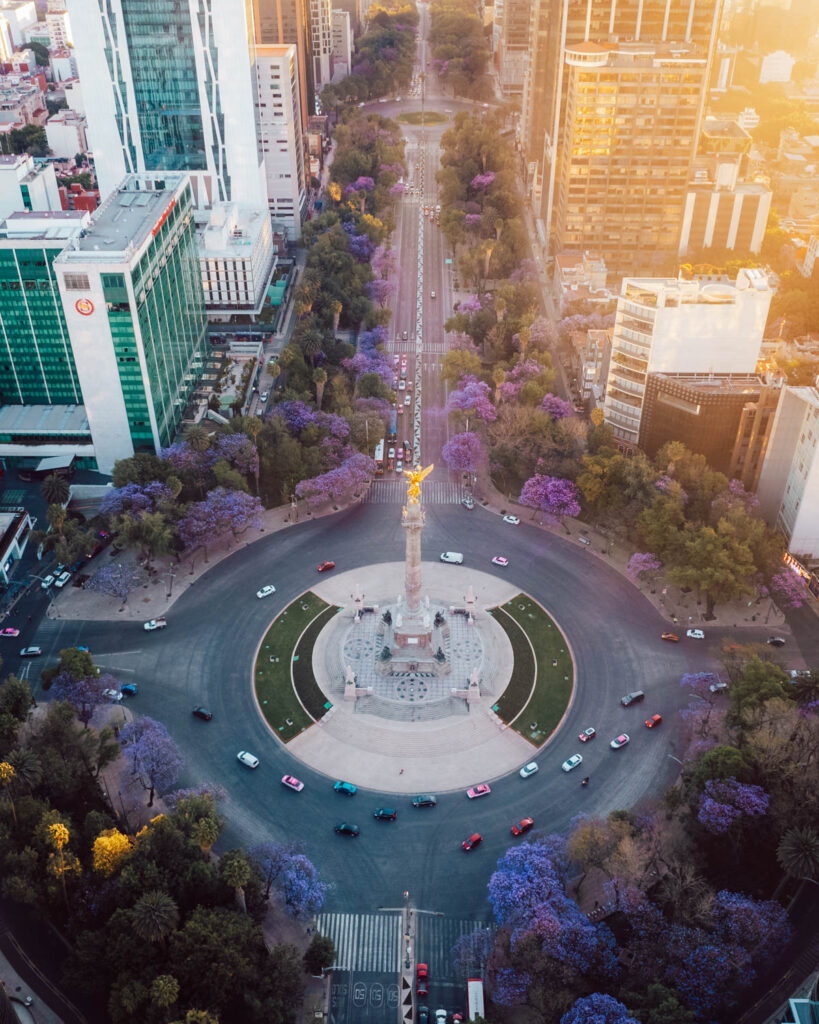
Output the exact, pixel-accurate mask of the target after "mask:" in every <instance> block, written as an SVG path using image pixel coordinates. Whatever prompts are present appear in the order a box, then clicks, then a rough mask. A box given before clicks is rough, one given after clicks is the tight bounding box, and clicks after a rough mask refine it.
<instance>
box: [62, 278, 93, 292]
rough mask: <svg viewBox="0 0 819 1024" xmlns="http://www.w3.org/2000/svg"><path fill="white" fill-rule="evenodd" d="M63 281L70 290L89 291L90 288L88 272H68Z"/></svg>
mask: <svg viewBox="0 0 819 1024" xmlns="http://www.w3.org/2000/svg"><path fill="white" fill-rule="evenodd" d="M63 281H64V282H65V287H66V291H69V292H87V291H88V289H89V288H90V285H89V283H88V274H66V275H65V276H64V277H63Z"/></svg>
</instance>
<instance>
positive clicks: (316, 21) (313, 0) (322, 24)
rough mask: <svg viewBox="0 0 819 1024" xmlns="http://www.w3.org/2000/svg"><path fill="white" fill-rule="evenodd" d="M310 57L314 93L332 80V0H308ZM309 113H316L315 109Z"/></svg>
mask: <svg viewBox="0 0 819 1024" xmlns="http://www.w3.org/2000/svg"><path fill="white" fill-rule="evenodd" d="M309 4H310V57H311V59H312V61H313V81H314V83H315V89H316V93H319V92H321V90H322V89H323V88H324V86H325V85H328V84H329V83H330V82H331V81H332V80H333V27H332V25H333V3H332V0H309ZM311 113H316V114H317V113H318V110H317V109H314V110H313V111H311Z"/></svg>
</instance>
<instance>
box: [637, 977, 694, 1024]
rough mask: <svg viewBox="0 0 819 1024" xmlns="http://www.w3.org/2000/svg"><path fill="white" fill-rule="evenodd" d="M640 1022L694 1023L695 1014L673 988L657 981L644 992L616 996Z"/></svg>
mask: <svg viewBox="0 0 819 1024" xmlns="http://www.w3.org/2000/svg"><path fill="white" fill-rule="evenodd" d="M618 998H619V999H620V1001H621V1002H623V1003H624V1004H625V1005H626V1006H628V1008H629V1013H630V1015H631V1016H633V1017H636V1018H637V1020H639V1021H640V1024H696V1021H697V1015H696V1013H694V1011H693V1010H689V1009H688V1007H687V1006H685V1005H684V1004H683V1003H682V1002H681V1001H680V998H679V994H678V993H677V991H676V990H675V989H673V988H666V986H665V985H661V984H660V983H659V982H652V983H650V984H649V985H647V986H646V988H645V991H644V992H621V993H620V994H619V996H618Z"/></svg>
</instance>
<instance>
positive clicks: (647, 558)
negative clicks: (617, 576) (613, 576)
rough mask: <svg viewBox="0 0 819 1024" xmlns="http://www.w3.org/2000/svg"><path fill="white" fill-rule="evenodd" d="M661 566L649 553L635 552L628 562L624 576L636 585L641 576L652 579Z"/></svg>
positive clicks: (657, 559) (655, 557)
mask: <svg viewBox="0 0 819 1024" xmlns="http://www.w3.org/2000/svg"><path fill="white" fill-rule="evenodd" d="M662 564H663V563H662V562H661V561H660V559H659V558H657V556H656V555H654V554H652V553H651V552H650V551H635V552H634V554H633V555H632V556H631V558H630V559H629V560H628V565H627V566H626V575H627V576H628V578H629V579H630V580H634V582H635V583H637V582H639V581H640V579H641V578H642V577H643V576H648V577H649V578H651V577H653V575H654V573H656V572H657V570H658V569H660V568H661V567H662Z"/></svg>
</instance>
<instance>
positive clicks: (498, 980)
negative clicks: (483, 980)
mask: <svg viewBox="0 0 819 1024" xmlns="http://www.w3.org/2000/svg"><path fill="white" fill-rule="evenodd" d="M531 983H532V979H531V977H530V976H529V974H527V973H526V972H525V971H524V972H518V971H516V970H515V968H514V967H500V968H498V970H496V971H495V973H494V977H493V978H492V979H491V987H492V1000H493V1002H496V1003H497V1004H498V1005H499V1006H517V1005H519V1004H520V1003H522V1002H524V1001H525V1000H526V993H527V992H528V991H529V986H530V985H531Z"/></svg>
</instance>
